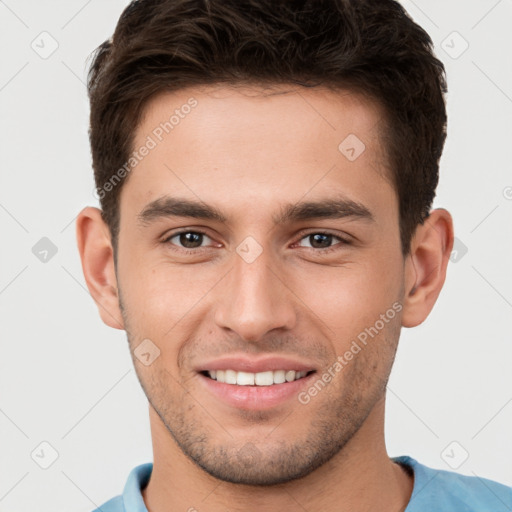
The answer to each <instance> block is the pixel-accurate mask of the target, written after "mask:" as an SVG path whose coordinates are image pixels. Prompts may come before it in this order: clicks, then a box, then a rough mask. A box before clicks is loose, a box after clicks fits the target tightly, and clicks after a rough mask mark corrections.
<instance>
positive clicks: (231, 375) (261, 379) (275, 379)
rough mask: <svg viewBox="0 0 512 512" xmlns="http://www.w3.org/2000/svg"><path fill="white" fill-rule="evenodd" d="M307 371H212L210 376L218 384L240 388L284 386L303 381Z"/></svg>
mask: <svg viewBox="0 0 512 512" xmlns="http://www.w3.org/2000/svg"><path fill="white" fill-rule="evenodd" d="M307 373H308V372H307V371H301V372H297V371H295V370H287V371H286V370H276V371H267V372H258V373H250V372H237V371H235V370H210V371H208V375H209V376H210V378H212V379H214V380H216V381H217V382H223V383H225V384H237V385H239V386H254V385H256V386H271V385H272V384H283V383H284V382H292V381H294V380H297V379H301V378H302V377H305V376H306V375H307Z"/></svg>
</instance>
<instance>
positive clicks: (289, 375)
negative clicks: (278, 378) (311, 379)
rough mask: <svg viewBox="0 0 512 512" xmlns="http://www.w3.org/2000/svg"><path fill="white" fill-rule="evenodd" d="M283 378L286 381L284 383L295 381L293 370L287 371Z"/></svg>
mask: <svg viewBox="0 0 512 512" xmlns="http://www.w3.org/2000/svg"><path fill="white" fill-rule="evenodd" d="M284 377H285V379H286V382H291V381H292V380H295V371H294V370H288V371H287V372H286V375H285V376H284Z"/></svg>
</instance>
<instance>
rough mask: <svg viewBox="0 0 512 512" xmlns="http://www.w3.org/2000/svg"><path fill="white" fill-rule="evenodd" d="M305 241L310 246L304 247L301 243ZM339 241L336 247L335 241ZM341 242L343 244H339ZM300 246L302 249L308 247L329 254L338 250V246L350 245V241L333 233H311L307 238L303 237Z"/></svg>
mask: <svg viewBox="0 0 512 512" xmlns="http://www.w3.org/2000/svg"><path fill="white" fill-rule="evenodd" d="M303 240H305V241H307V242H308V244H309V245H305V246H304V245H302V244H301V242H302V241H303ZM334 240H337V241H338V243H336V244H335V245H332V244H333V241H334ZM339 242H341V243H339ZM298 244H299V246H301V247H308V248H311V249H321V250H322V252H327V251H328V250H336V249H337V248H338V247H336V246H338V245H349V244H350V241H349V240H345V239H344V238H341V237H339V236H337V235H333V234H331V233H324V232H313V233H309V234H307V235H306V236H304V237H302V238H301V239H300V240H299V242H298Z"/></svg>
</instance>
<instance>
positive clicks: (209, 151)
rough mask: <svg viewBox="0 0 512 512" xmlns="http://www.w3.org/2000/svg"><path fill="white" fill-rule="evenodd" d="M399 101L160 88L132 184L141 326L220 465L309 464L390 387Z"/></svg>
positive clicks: (227, 472)
mask: <svg viewBox="0 0 512 512" xmlns="http://www.w3.org/2000/svg"><path fill="white" fill-rule="evenodd" d="M191 98H192V99H191ZM186 105H189V106H188V107H186ZM173 113H176V114H175V118H174V119H173V120H172V121H171V123H172V127H170V126H171V125H170V124H169V123H168V124H167V125H165V124H162V123H165V122H166V121H169V118H170V116H171V115H172V114H173ZM381 119H382V112H381V111H380V110H379V108H378V107H377V106H376V105H374V104H371V103H369V102H368V101H366V100H364V99H363V98H361V97H360V96H358V95H356V94H354V93H349V92H343V91H342V92H330V91H327V90H322V89H314V90H306V89H303V88H301V89H296V90H293V89H291V88H281V89H279V88H276V89H274V94H268V92H267V93H265V94H263V92H262V90H260V89H256V88H253V89H250V88H244V89H237V90H235V89H233V88H228V87H215V88H214V87H208V88H190V89H186V90H182V91H180V92H178V93H172V94H170V93H166V94H163V95H160V96H158V97H156V98H154V99H153V100H151V102H150V103H149V104H148V105H147V108H146V111H145V116H144V118H143V120H142V122H141V124H140V125H139V127H138V128H137V131H136V140H135V144H134V147H135V148H140V147H141V146H144V145H146V147H150V149H149V150H148V151H147V152H146V151H144V150H143V151H141V152H140V153H147V154H146V155H145V156H144V157H143V158H142V159H141V160H140V161H138V162H137V164H136V166H134V168H133V170H132V171H131V172H130V175H129V177H128V180H127V182H126V183H125V184H124V185H123V189H122V191H121V194H120V219H121V220H120V233H119V240H118V254H117V282H118V287H119V293H120V301H121V306H122V314H123V320H124V326H125V328H126V330H127V333H128V338H129V342H130V347H131V349H132V354H133V353H134V352H135V354H139V356H140V354H141V352H142V354H143V355H142V357H141V358H140V360H139V358H138V357H135V356H134V358H133V360H134V364H135V369H136V372H137V375H138V378H139V380H140V382H141V385H142V387H143V389H144V391H145V393H146V395H147V397H148V399H149V402H150V404H151V406H152V408H153V409H154V411H155V412H156V415H155V417H157V418H158V421H161V423H162V425H163V426H165V429H166V431H167V432H168V434H169V440H170V442H173V443H176V445H177V446H179V448H180V449H181V450H182V451H183V453H184V454H185V455H186V456H187V457H189V459H191V460H192V461H194V462H195V463H196V464H197V465H198V466H200V467H201V468H203V469H204V470H205V471H207V472H208V473H209V474H210V475H212V476H214V477H216V478H219V479H221V480H225V481H229V482H237V483H246V484H253V485H262V484H267V485H268V484H275V483H280V482H286V481H289V480H292V479H295V478H298V477H301V476H305V475H307V474H309V473H310V472H312V471H313V470H314V469H316V468H318V467H319V466H321V465H322V464H324V463H326V462H327V461H329V460H331V459H333V458H334V457H336V456H337V455H338V454H339V453H341V451H342V450H343V449H344V448H346V446H347V443H349V441H350V440H351V439H352V438H353V437H354V435H355V434H356V433H357V432H358V431H359V432H363V430H364V429H363V426H364V425H365V422H368V421H370V418H371V417H372V416H371V413H372V411H374V410H375V408H376V407H377V406H378V405H379V404H382V401H383V396H384V391H385V386H386V383H387V379H388V376H389V372H390V370H391V366H392V362H393V359H394V355H395V351H396V348H397V343H398V338H399V333H400V324H401V321H400V318H401V314H400V311H401V302H400V301H401V300H402V298H403V294H404V260H403V257H402V253H401V247H400V236H399V223H398V200H397V196H396V192H395V190H394V188H393V186H392V184H391V183H390V180H389V171H388V170H387V169H386V168H385V165H386V162H385V158H384V156H383V151H382V148H381V144H380V142H379V129H381V128H382V124H381ZM162 127H164V128H162ZM167 132H168V133H167ZM148 137H149V138H148ZM347 137H348V138H347ZM150 139H151V140H152V141H153V142H150ZM141 343H142V345H141ZM139 345H140V347H139ZM138 347H139V348H138ZM155 356H157V357H156V358H155ZM212 377H213V378H212ZM223 381H224V382H223Z"/></svg>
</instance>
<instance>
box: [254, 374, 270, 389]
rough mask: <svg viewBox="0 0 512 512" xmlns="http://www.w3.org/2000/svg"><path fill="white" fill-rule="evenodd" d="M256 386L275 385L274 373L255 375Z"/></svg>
mask: <svg viewBox="0 0 512 512" xmlns="http://www.w3.org/2000/svg"><path fill="white" fill-rule="evenodd" d="M254 383H255V384H256V386H272V384H274V372H259V373H256V374H255V375H254Z"/></svg>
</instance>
